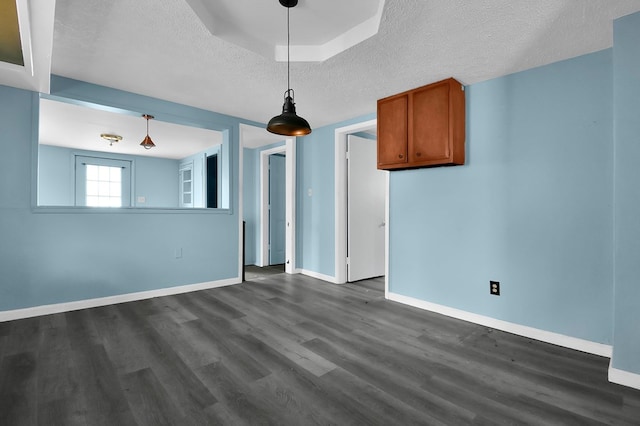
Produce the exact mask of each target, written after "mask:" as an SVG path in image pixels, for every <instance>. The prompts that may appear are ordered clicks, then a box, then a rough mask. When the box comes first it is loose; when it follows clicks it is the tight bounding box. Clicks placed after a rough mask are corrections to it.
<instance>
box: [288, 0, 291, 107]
mask: <svg viewBox="0 0 640 426" xmlns="http://www.w3.org/2000/svg"><path fill="white" fill-rule="evenodd" d="M290 10H291V8H290V7H287V95H289V92H291V78H290V77H289V75H290V68H291V57H290V53H289V49H290V47H289V46H290V44H291V42H290V38H291V34H290V29H289V11H290Z"/></svg>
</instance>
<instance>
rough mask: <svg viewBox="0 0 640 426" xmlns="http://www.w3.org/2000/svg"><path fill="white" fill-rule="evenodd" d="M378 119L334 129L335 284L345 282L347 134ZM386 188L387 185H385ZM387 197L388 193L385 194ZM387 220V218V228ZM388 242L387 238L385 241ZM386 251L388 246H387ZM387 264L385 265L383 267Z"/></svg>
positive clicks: (373, 124)
mask: <svg viewBox="0 0 640 426" xmlns="http://www.w3.org/2000/svg"><path fill="white" fill-rule="evenodd" d="M377 123H378V120H377V119H375V118H374V119H373V120H369V121H363V122H361V123H356V124H352V125H350V126H345V127H339V128H337V129H336V130H335V142H334V143H335V149H334V164H335V182H334V194H335V195H334V196H335V199H334V201H335V212H334V214H335V216H334V217H335V222H334V223H335V225H334V226H335V228H334V236H335V258H334V262H335V271H336V272H335V275H336V276H335V278H334V279H333V281H331V282H334V283H336V284H344V283H346V282H347V195H348V194H347V136H348V135H349V134H350V133H357V132H362V131H365V130H369V129H375V128H376V126H377ZM387 189H388V186H387ZM386 197H387V199H388V198H389V194H388V193H387V194H386ZM388 224H389V221H388V220H387V228H388ZM386 244H388V240H387V243H386ZM387 251H388V247H387ZM386 268H387V265H385V269H386Z"/></svg>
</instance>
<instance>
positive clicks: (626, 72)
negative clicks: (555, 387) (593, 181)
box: [612, 13, 640, 374]
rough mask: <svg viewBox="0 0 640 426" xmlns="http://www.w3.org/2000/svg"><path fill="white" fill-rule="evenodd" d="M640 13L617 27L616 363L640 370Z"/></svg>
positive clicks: (615, 68)
mask: <svg viewBox="0 0 640 426" xmlns="http://www.w3.org/2000/svg"><path fill="white" fill-rule="evenodd" d="M639 41H640V13H636V14H634V15H630V16H626V17H624V18H621V19H619V20H617V21H616V22H615V25H614V48H613V67H614V68H613V69H614V79H613V81H614V89H613V93H614V111H615V119H614V130H615V131H614V134H615V168H614V169H615V175H614V176H615V177H614V179H615V257H614V259H615V304H614V310H615V320H614V348H613V363H612V365H613V367H614V368H618V369H621V370H626V371H630V372H633V373H635V374H640V72H639V70H640V43H638V42H639Z"/></svg>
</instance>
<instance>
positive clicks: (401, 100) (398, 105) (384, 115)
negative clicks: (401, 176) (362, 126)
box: [378, 95, 409, 168]
mask: <svg viewBox="0 0 640 426" xmlns="http://www.w3.org/2000/svg"><path fill="white" fill-rule="evenodd" d="M408 111H409V97H408V96H407V95H400V96H393V97H390V98H386V99H384V100H382V101H378V168H381V167H380V165H393V164H406V163H407V135H408V133H409V123H408V122H407V113H408ZM380 138H383V139H384V141H385V143H383V144H381V143H380V142H379V141H380Z"/></svg>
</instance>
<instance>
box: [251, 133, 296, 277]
mask: <svg viewBox="0 0 640 426" xmlns="http://www.w3.org/2000/svg"><path fill="white" fill-rule="evenodd" d="M293 141H294V139H293V138H289V139H285V144H284V145H282V146H277V147H275V148H271V149H266V150H264V151H260V256H259V257H258V263H259V265H258V266H268V265H269V156H270V155H272V154H279V153H284V155H285V181H286V183H285V221H286V227H285V272H287V273H290V274H291V273H293V270H294V263H295V262H294V261H293V256H294V253H295V250H294V249H295V223H294V222H295V221H294V220H293V219H294V217H295V216H294V215H293V208H294V206H295V179H292V175H293V173H294V170H295V161H293V158H294V157H293V155H294V154H293V153H294V152H295V148H294V144H293Z"/></svg>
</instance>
